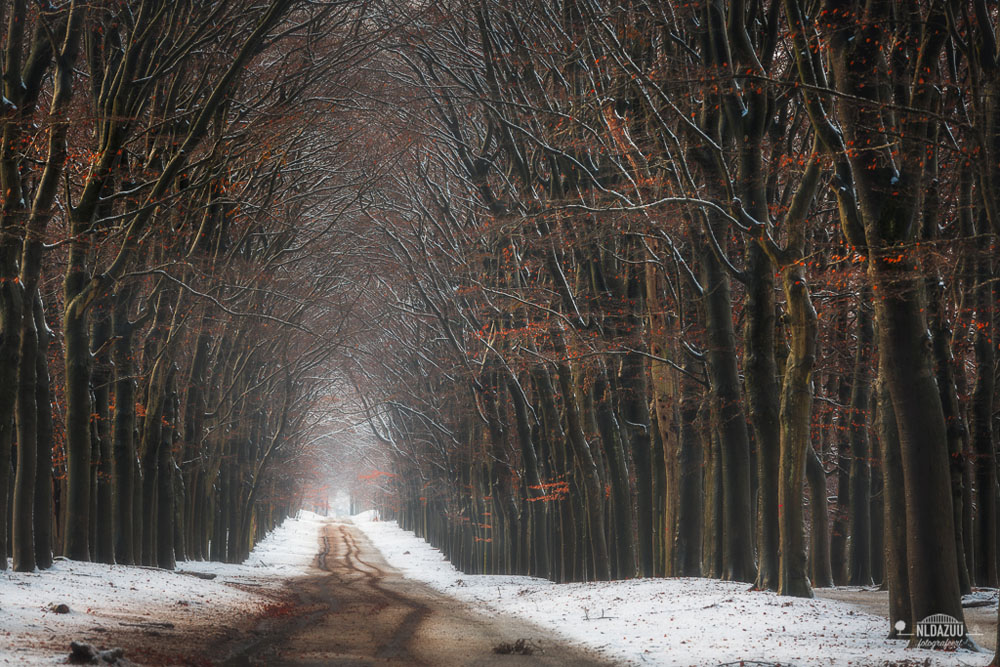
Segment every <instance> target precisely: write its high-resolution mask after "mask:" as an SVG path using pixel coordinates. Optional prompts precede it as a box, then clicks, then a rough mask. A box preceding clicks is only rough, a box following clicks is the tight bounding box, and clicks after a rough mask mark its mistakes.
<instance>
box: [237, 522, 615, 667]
mask: <svg viewBox="0 0 1000 667" xmlns="http://www.w3.org/2000/svg"><path fill="white" fill-rule="evenodd" d="M319 546H320V552H319V555H318V556H317V558H316V566H317V568H318V569H319V570H321V571H322V574H317V575H316V576H312V577H307V578H304V579H300V580H297V581H295V582H294V583H293V584H292V592H293V594H294V606H293V611H294V613H292V614H289V616H288V617H286V618H283V619H266V620H263V621H262V622H261V623H259V624H258V626H257V627H256V628H255V629H254V631H253V632H252V633H251V636H249V637H248V638H245V639H244V640H243V641H239V642H236V645H235V646H233V647H231V648H230V650H229V653H228V657H227V658H226V659H224V660H222V661H221V662H223V664H227V665H352V666H353V665H414V666H421V665H425V666H428V667H430V666H434V667H438V666H441V667H446V666H449V665H574V666H575V665H580V666H581V667H587V666H590V665H605V664H609V663H607V662H605V661H603V660H601V659H600V658H596V657H594V656H592V655H590V654H588V653H586V652H584V651H583V650H581V649H577V648H573V647H570V646H566V645H563V644H561V643H559V642H557V641H555V640H552V639H550V637H549V636H548V635H547V633H546V632H545V631H544V630H542V629H540V628H537V627H535V626H532V625H530V624H527V623H524V622H522V621H519V620H516V619H512V618H506V617H501V616H497V615H491V616H487V615H484V614H482V613H477V612H475V611H473V610H471V609H468V608H466V607H465V606H464V605H463V604H462V603H460V602H458V601H456V600H454V599H452V598H449V597H447V596H445V595H442V594H440V593H437V592H435V591H433V590H432V589H430V588H428V587H427V586H425V585H423V584H420V583H418V582H414V581H411V580H409V579H406V578H404V577H403V576H402V575H400V574H399V573H398V572H396V571H395V570H394V569H392V568H391V567H390V566H389V565H388V564H386V563H385V561H384V560H383V559H382V557H381V554H379V552H378V550H376V549H375V548H374V547H373V546H372V545H371V543H370V542H369V541H368V539H367V538H366V537H365V536H364V535H363V534H362V533H360V532H359V531H358V530H357V528H355V527H354V526H353V524H350V523H345V522H340V521H331V522H330V523H328V524H327V525H325V526H324V527H323V531H322V534H321V537H320V545H319ZM518 639H524V640H527V644H528V646H531V647H533V648H534V649H535V652H534V653H533V654H532V655H498V654H495V653H494V652H493V648H494V647H495V646H497V645H498V644H500V643H502V642H508V643H513V642H515V641H517V640H518Z"/></svg>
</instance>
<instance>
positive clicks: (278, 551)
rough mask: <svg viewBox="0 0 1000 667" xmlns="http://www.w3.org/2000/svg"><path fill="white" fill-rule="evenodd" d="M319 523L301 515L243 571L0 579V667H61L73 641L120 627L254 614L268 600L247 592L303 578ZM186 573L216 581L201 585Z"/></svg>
mask: <svg viewBox="0 0 1000 667" xmlns="http://www.w3.org/2000/svg"><path fill="white" fill-rule="evenodd" d="M324 521H325V519H324V517H321V516H319V515H316V514H313V513H311V512H299V514H298V516H296V517H295V518H290V519H287V520H285V522H284V523H283V524H282V525H281V526H279V527H278V528H276V529H275V530H273V531H271V533H270V534H269V535H268V536H267V537H266V538H265V539H263V540H262V541H261V542H260V543H258V544H257V546H256V548H255V549H254V550H253V552H252V553H251V554H250V557H249V558H247V560H246V561H245V562H244V563H243V564H241V565H231V564H224V563H209V562H202V561H184V562H180V563H178V564H177V571H170V570H161V569H158V568H150V567H134V566H126V565H106V564H101V563H84V562H81V561H72V560H66V559H58V560H57V561H56V563H55V564H54V565H53V567H52V568H51V569H49V570H45V571H41V572H39V571H36V572H12V571H10V570H7V571H4V572H0V664H11V665H52V664H61V663H65V657H66V656H67V655H68V654H69V642H70V640H72V639H82V638H85V637H87V636H90V637H93V636H95V635H94V633H95V632H96V633H101V632H103V631H110V630H119V629H121V628H120V626H136V624H143V623H147V624H157V623H161V624H162V623H173V624H175V625H176V626H178V627H180V626H181V625H182V624H184V623H198V622H202V623H206V622H211V621H205V620H204V619H207V618H209V612H211V614H212V617H213V618H217V617H218V616H222V617H227V616H229V617H239V616H243V615H245V614H248V613H250V612H253V611H256V610H259V609H261V608H262V607H263V606H264V605H266V604H267V603H268V602H269V600H270V598H267V597H266V596H264V595H263V594H261V593H257V592H251V591H250V590H247V585H248V584H249V585H251V587H253V586H256V587H261V588H263V587H267V586H272V587H277V585H278V584H279V583H280V581H281V580H282V579H285V578H288V577H294V576H299V575H303V574H305V573H306V572H307V571H308V569H309V567H310V565H311V564H312V562H313V559H314V558H315V556H316V553H317V551H318V543H319V536H318V535H319V529H320V526H321V525H322V524H323V522H324ZM185 571H186V572H199V573H206V574H215V575H216V578H215V579H211V580H206V579H200V578H197V577H194V576H190V575H185V574H183V572H185ZM240 586H243V588H241V587H240ZM59 604H65V605H67V606H68V607H69V613H65V614H59V613H56V612H55V611H53V610H52V608H51V607H52V606H55V605H59ZM199 619H202V620H201V621H199ZM151 627H156V626H155V625H153V626H151ZM96 636H98V637H100V634H98V635H96ZM91 641H92V640H91ZM125 657H126V658H128V657H130V656H129V655H128V654H127V653H126V655H125Z"/></svg>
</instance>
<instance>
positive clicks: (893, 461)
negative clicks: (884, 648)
mask: <svg viewBox="0 0 1000 667" xmlns="http://www.w3.org/2000/svg"><path fill="white" fill-rule="evenodd" d="M886 363H887V362H886V359H885V355H883V354H882V352H881V348H879V370H878V381H877V383H876V390H877V392H878V433H879V449H880V450H881V452H882V478H883V481H884V485H883V487H882V488H883V489H884V492H883V493H884V500H885V580H886V584H887V585H888V588H889V638H890V639H892V638H895V637H896V636H897V635H899V634H900V632H899V628H900V627H901V628H902V632H903V633H904V634H909V633H912V632H913V631H914V627H915V626H914V621H915V620H920V619H919V618H918V619H914V616H913V612H912V610H911V608H910V584H909V579H908V577H907V572H906V562H907V561H906V548H907V546H906V545H907V540H906V522H905V521H901V520H900V517H904V516H905V515H906V497H905V493H904V490H903V466H902V462H901V461H900V452H899V430H898V428H897V426H896V412H895V409H894V408H893V406H892V399H891V398H890V396H889V386H888V382H887V380H886V378H885V374H884V372H883V369H884V368H885V364H886ZM900 623H902V625H900Z"/></svg>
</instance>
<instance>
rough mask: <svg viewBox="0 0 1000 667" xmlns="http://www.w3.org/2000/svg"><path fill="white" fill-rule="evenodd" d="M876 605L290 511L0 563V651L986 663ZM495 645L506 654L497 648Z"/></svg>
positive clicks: (502, 661) (870, 595)
mask: <svg viewBox="0 0 1000 667" xmlns="http://www.w3.org/2000/svg"><path fill="white" fill-rule="evenodd" d="M881 595H882V596H884V594H881ZM831 598H836V599H831ZM880 600H881V598H880V594H879V593H878V592H877V591H868V590H863V589H838V590H834V591H823V592H821V596H820V598H818V599H816V600H790V599H785V598H778V597H777V596H775V595H773V594H771V593H762V592H759V591H751V590H749V587H748V586H747V585H746V584H737V583H732V582H719V581H714V580H709V579H655V580H654V579H637V580H630V581H619V582H604V583H590V584H553V583H551V582H548V581H544V580H540V579H535V578H529V577H499V576H485V575H464V574H462V573H460V572H457V571H456V570H455V569H454V568H452V567H451V565H450V564H449V563H447V562H446V561H445V560H444V559H443V557H442V556H441V554H440V553H439V552H438V551H436V550H435V549H433V548H431V547H430V546H429V545H427V544H426V543H425V542H423V540H420V539H418V538H416V537H415V536H414V535H413V534H412V533H409V532H406V531H402V530H400V529H399V528H398V527H397V526H396V524H395V523H394V522H379V521H374V520H372V517H371V516H370V515H367V516H361V517H355V519H354V521H353V525H352V523H351V522H350V521H347V520H331V519H326V518H324V517H320V516H317V515H315V514H311V513H308V512H302V513H300V515H299V516H298V517H297V518H295V519H289V520H288V521H286V522H285V524H284V525H283V526H281V527H280V528H278V529H277V530H275V531H274V532H273V533H272V534H271V535H269V536H268V537H267V538H266V539H265V540H264V541H262V542H261V544H259V545H258V547H257V548H256V549H255V550H254V552H253V554H251V556H250V558H249V559H248V560H247V562H245V563H244V564H242V565H223V564H218V563H204V562H182V563H179V564H178V571H166V570H160V569H157V568H140V567H124V566H110V565H99V564H93V563H80V562H74V561H65V560H60V561H58V562H57V563H56V565H55V567H54V568H53V569H52V570H50V571H46V572H37V573H27V574H25V573H12V572H9V571H7V572H2V573H0V664H13V665H38V664H46V665H51V664H65V663H66V658H67V656H68V654H69V643H70V641H80V642H85V643H88V644H91V645H93V646H95V647H97V648H101V649H106V648H111V647H117V648H121V649H122V650H123V652H124V656H125V660H119V661H118V663H117V664H120V665H126V664H129V662H126V660H127V661H131V663H134V664H142V665H213V664H227V665H257V664H266V665H286V664H289V665H295V664H298V665H307V664H311V665H379V664H387V665H388V664H395V665H434V666H437V665H441V666H446V665H528V664H530V665H581V666H587V665H598V664H621V665H697V666H699V667H700V666H708V665H718V664H722V663H731V662H736V661H739V660H744V661H747V664H754V663H752V662H751V661H759V662H758V663H756V664H769V665H774V664H779V663H780V664H782V665H800V666H803V667H805V666H807V665H879V666H884V665H893V666H899V667H903V666H905V667H916V666H918V665H919V666H924V665H941V666H949V667H952V666H955V667H958V666H964V665H985V664H986V663H987V662H989V659H990V656H991V654H990V653H979V654H976V653H970V652H964V651H963V652H957V653H944V652H930V651H922V650H911V649H906V648H905V646H904V643H903V642H898V641H897V642H893V641H888V640H885V639H884V636H885V634H886V629H887V628H886V626H887V624H888V622H887V621H886V620H885V619H884V618H882V617H881V616H879V615H878V614H879V613H880V609H881V608H880V607H879V605H880V604H882V602H880ZM59 605H65V608H64V609H59ZM60 612H63V613H60ZM869 612H872V613H869ZM967 612H971V614H970V617H969V624H970V630H971V631H973V632H979V631H981V632H982V633H983V634H984V635H986V636H977V637H976V639H977V641H979V643H980V644H988V643H989V642H987V641H984V640H985V639H992V634H993V628H995V625H990V627H989V628H988V629H985V628H984V629H981V630H977V628H978V627H979V626H977V621H976V620H975V618H974V617H979V616H981V617H982V620H983V622H984V623H988V619H989V618H990V616H991V615H992V618H993V619H994V620H993V621H992V622H993V623H994V624H995V614H996V611H995V607H982V608H978V609H972V610H967ZM518 640H523V641H522V642H520V643H519V642H518ZM501 645H506V646H505V648H507V649H510V650H512V651H513V653H511V654H496V653H494V649H495V648H497V647H500V646H501ZM571 646H578V647H584V648H570V647H571ZM528 651H531V652H532V655H524V654H523V653H527V652H528Z"/></svg>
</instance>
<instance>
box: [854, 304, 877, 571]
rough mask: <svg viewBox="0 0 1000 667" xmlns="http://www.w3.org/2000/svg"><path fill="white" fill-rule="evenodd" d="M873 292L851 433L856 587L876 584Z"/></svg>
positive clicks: (860, 326)
mask: <svg viewBox="0 0 1000 667" xmlns="http://www.w3.org/2000/svg"><path fill="white" fill-rule="evenodd" d="M870 300H871V292H870V291H869V290H867V289H866V290H863V291H862V293H861V298H860V300H859V303H858V304H857V306H858V307H857V311H856V312H857V322H856V325H855V326H856V330H857V340H858V344H857V349H856V350H855V354H854V372H853V376H854V377H853V378H852V381H851V406H850V411H849V413H848V414H849V423H848V435H849V437H850V439H851V478H850V479H851V492H850V504H851V511H850V529H851V549H850V556H849V567H848V572H849V573H850V582H851V585H852V586H869V585H871V583H872V574H871V572H872V566H871V559H872V553H871V506H870V505H871V465H870V464H869V456H870V453H869V449H870V448H869V446H868V423H867V414H868V408H869V406H870V403H871V400H870V392H869V388H870V386H871V374H870V373H869V371H868V369H869V368H870V366H871V361H872V355H871V346H872V341H873V339H874V337H875V331H874V328H873V327H872V318H871V313H870V311H869V304H868V302H869V301H870Z"/></svg>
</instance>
